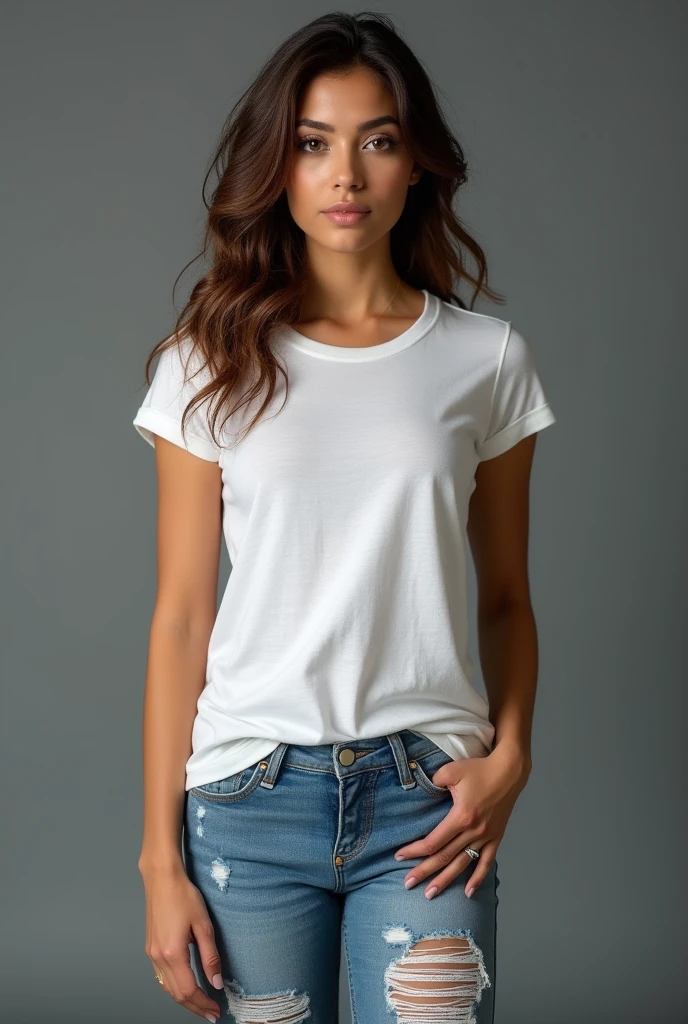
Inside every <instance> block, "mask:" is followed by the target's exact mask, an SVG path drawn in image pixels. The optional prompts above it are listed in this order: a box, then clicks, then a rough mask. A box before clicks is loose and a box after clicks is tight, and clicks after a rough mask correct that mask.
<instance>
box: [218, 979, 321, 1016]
mask: <svg viewBox="0 0 688 1024" xmlns="http://www.w3.org/2000/svg"><path fill="white" fill-rule="evenodd" d="M225 993H226V995H227V1005H228V1007H229V1011H230V1013H231V1014H232V1015H233V1016H234V1019H235V1020H236V1021H237V1024H259V1022H260V1024H301V1021H304V1020H306V1019H307V1018H308V1017H310V1016H311V1010H310V999H309V998H308V995H306V993H304V992H301V993H299V992H297V991H296V989H290V990H289V991H287V992H273V993H271V994H269V995H261V996H247V995H246V993H245V992H244V990H243V989H242V987H241V985H239V984H238V983H237V982H235V981H233V982H230V983H229V985H227V986H225Z"/></svg>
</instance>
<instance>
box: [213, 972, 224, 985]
mask: <svg viewBox="0 0 688 1024" xmlns="http://www.w3.org/2000/svg"><path fill="white" fill-rule="evenodd" d="M213 985H214V986H215V988H223V984H222V975H221V974H213Z"/></svg>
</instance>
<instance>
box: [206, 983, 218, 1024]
mask: <svg viewBox="0 0 688 1024" xmlns="http://www.w3.org/2000/svg"><path fill="white" fill-rule="evenodd" d="M216 987H217V986H216ZM205 1019H206V1020H211V1021H212V1022H213V1024H215V1021H216V1020H217V1017H213V1015H212V1013H206V1015H205Z"/></svg>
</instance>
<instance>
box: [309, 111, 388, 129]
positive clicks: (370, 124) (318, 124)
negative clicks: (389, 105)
mask: <svg viewBox="0 0 688 1024" xmlns="http://www.w3.org/2000/svg"><path fill="white" fill-rule="evenodd" d="M383 124H396V125H397V126H398V125H399V121H398V119H397V118H396V117H392V115H391V114H383V115H382V117H374V118H373V119H372V121H361V123H360V124H358V125H356V128H357V130H358V131H359V132H366V131H368V129H369V128H379V127H380V125H383ZM302 125H303V127H304V128H316V129H318V131H321V132H335V131H336V128H335V126H334V125H333V124H327V122H326V121H313V120H311V118H310V117H302V118H301V120H300V121H297V122H296V127H297V128H300V127H301V126H302Z"/></svg>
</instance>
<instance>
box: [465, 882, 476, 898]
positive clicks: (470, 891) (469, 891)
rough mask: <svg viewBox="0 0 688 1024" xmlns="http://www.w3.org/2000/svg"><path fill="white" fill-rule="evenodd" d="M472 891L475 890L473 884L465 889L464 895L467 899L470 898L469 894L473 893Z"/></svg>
mask: <svg viewBox="0 0 688 1024" xmlns="http://www.w3.org/2000/svg"><path fill="white" fill-rule="evenodd" d="M474 892H475V886H473V885H472V886H471V888H470V889H466V895H467V896H468V898H469V899H470V898H471V896H472V895H473V893H474Z"/></svg>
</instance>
